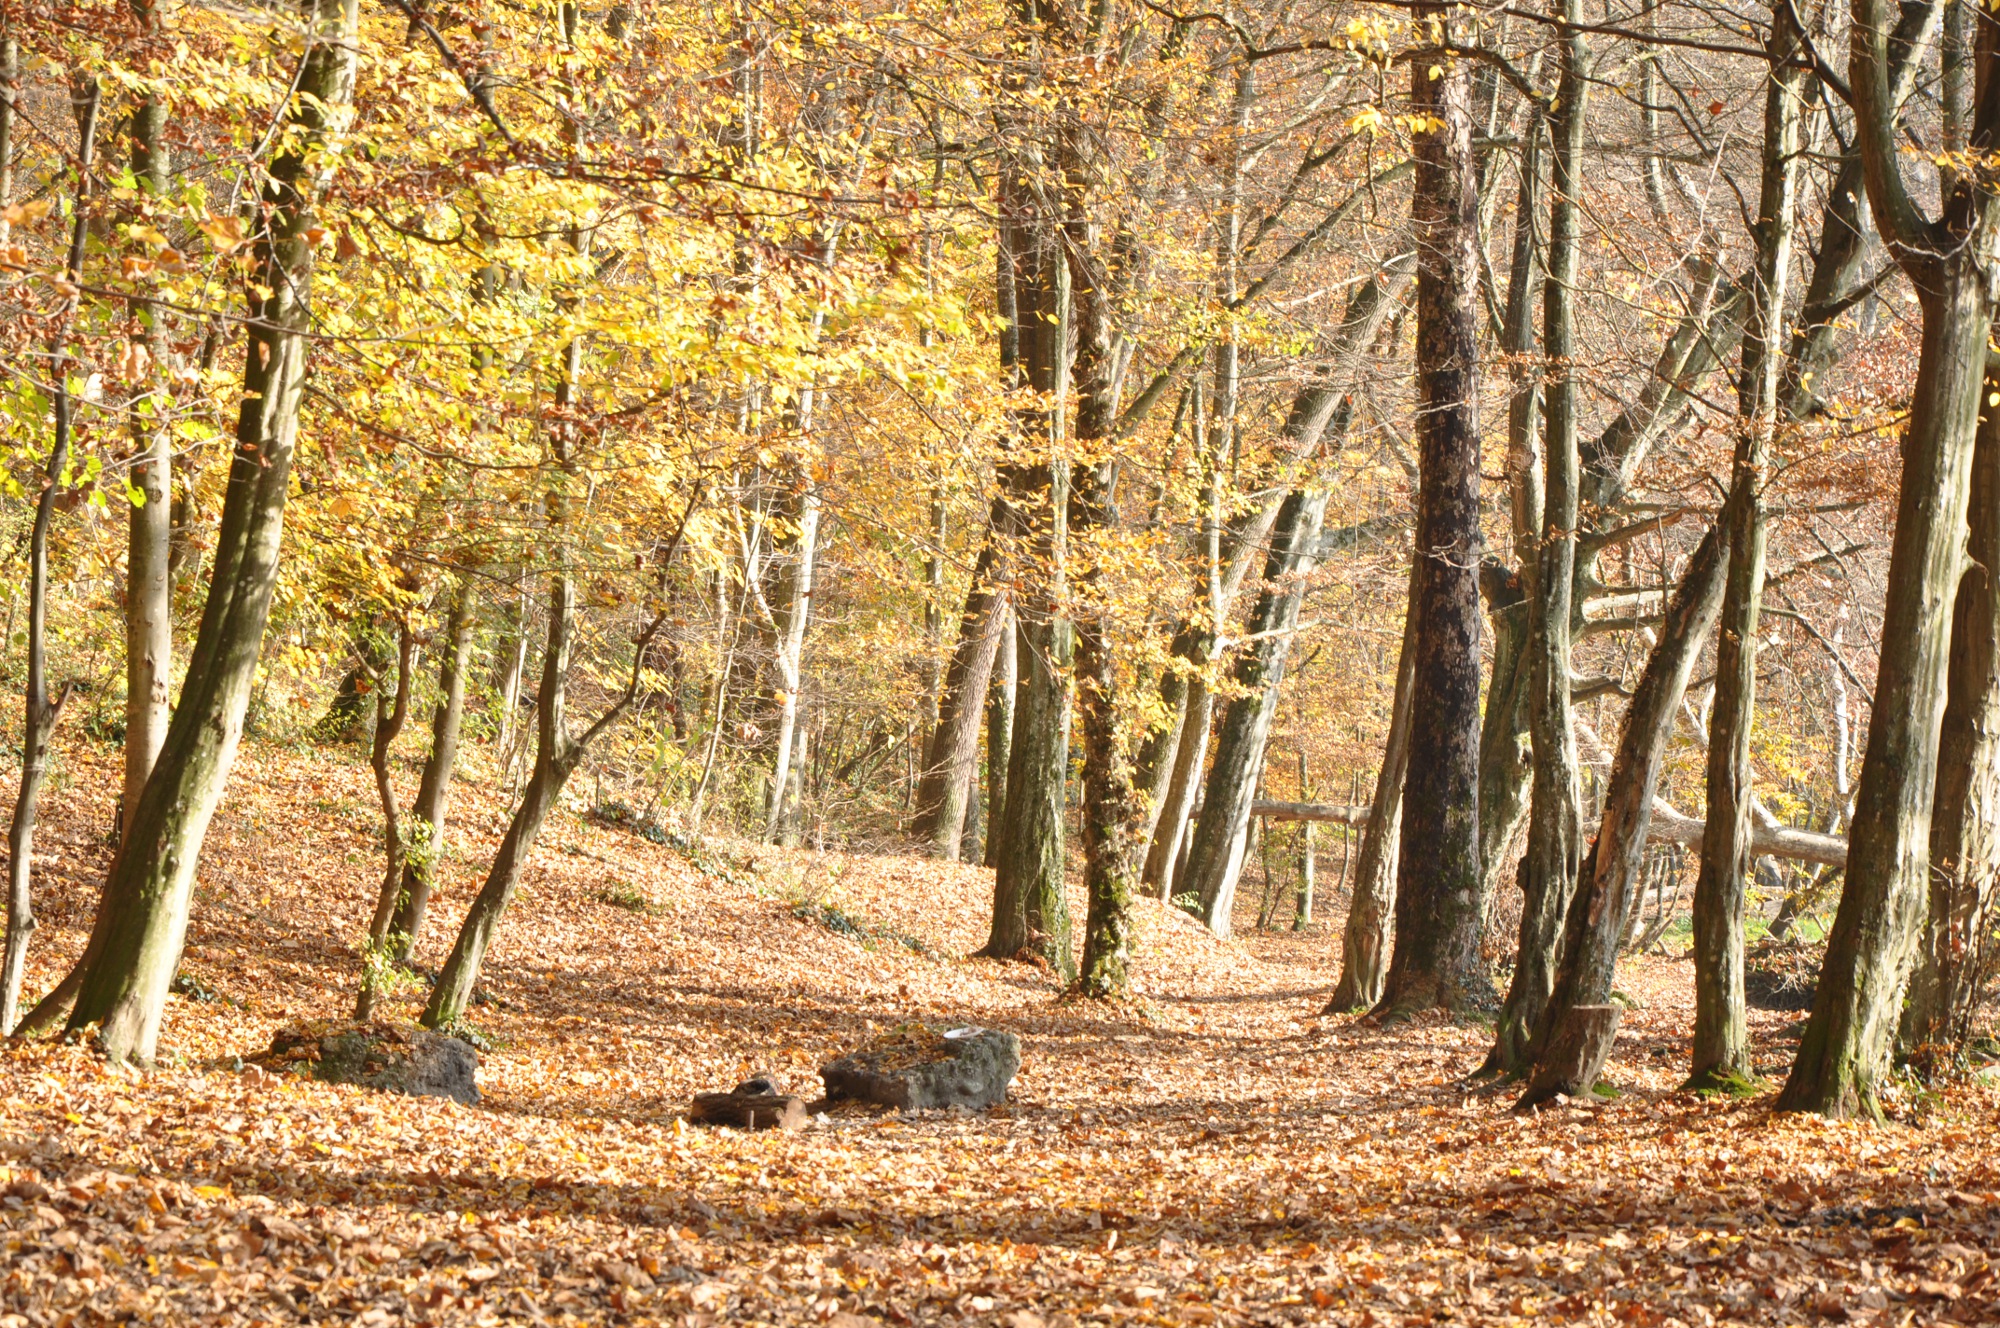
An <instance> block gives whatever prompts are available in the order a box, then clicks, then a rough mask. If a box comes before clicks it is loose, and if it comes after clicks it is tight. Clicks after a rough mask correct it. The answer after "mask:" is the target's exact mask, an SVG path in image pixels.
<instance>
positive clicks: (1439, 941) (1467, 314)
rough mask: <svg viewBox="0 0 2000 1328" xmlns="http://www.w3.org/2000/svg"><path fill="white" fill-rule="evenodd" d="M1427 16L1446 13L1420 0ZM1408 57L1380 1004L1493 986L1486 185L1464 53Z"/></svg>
mask: <svg viewBox="0 0 2000 1328" xmlns="http://www.w3.org/2000/svg"><path fill="white" fill-rule="evenodd" d="M1416 19H1417V22H1418V23H1419V24H1422V23H1426V22H1431V21H1436V22H1438V23H1441V24H1442V23H1444V22H1446V21H1447V20H1446V11H1445V9H1444V8H1443V7H1442V6H1437V5H1430V4H1423V5H1419V6H1418V8H1417V10H1416ZM1428 70H1429V65H1428V63H1427V62H1426V61H1424V60H1418V61H1415V62H1414V63H1413V64H1412V67H1411V76H1410V101H1411V109H1412V111H1413V112H1414V113H1416V114H1419V115H1422V116H1425V117H1427V120H1428V121H1429V122H1430V123H1431V124H1433V125H1434V126H1435V127H1433V128H1430V129H1427V130H1426V131H1425V132H1423V133H1420V134H1418V135H1416V145H1415V153H1414V155H1415V157H1416V162H1417V165H1416V179H1415V184H1414V186H1413V188H1412V191H1411V205H1410V206H1411V223H1412V230H1413V232H1414V234H1415V240H1416V246H1417V436H1418V466H1419V469H1420V472H1421V479H1420V494H1419V499H1418V510H1417V531H1416V550H1415V553H1416V561H1417V572H1416V575H1415V577H1414V581H1415V595H1414V599H1415V607H1416V613H1417V649H1416V682H1415V686H1416V688H1417V691H1418V693H1419V694H1420V695H1422V696H1423V698H1424V704H1423V705H1422V706H1420V707H1417V708H1416V712H1415V715H1414V719H1413V723H1412V725H1411V730H1410V767H1409V774H1408V775H1407V777H1406V778H1405V780H1404V793H1403V826H1402V850H1401V853H1400V855H1399V857H1400V868H1399V873H1398V880H1397V890H1396V896H1397V897H1396V947H1395V953H1394V956H1393V957H1392V959H1391V960H1390V964H1389V975H1388V979H1387V982H1386V984H1385V989H1384V993H1383V996H1382V999H1381V1001H1380V1002H1378V1003H1377V1006H1376V1009H1377V1010H1378V1012H1379V1013H1380V1014H1381V1015H1382V1016H1383V1017H1385V1018H1397V1017H1401V1016H1405V1015H1409V1014H1414V1013H1416V1012H1418V1011H1420V1010H1426V1009H1432V1008H1438V1007H1442V1008H1444V1009H1448V1010H1454V1011H1459V1010H1469V1009H1472V1008H1475V1007H1478V1006H1481V1005H1485V1004H1487V1003H1489V1002H1490V1001H1491V999H1492V996H1491V988H1492V983H1491V979H1490V978H1489V977H1488V975H1487V974H1486V972H1485V970H1484V968H1483V966H1482V965H1481V963H1480V959H1479V931H1480V926H1481V923H1482V918H1481V916H1480V911H1481V910H1480V880H1481V877H1480V863H1479V729H1480V719H1479V672H1480V669H1479V633H1480V609H1479V583H1478V567H1479V554H1480V534H1479V412H1478V374H1479V336H1478V321H1477V308H1478V294H1479V289H1478V287H1479V253H1478V230H1479V226H1478V211H1477V202H1478V194H1477V190H1476V188H1475V183H1474V182H1475V171H1474V159H1473V153H1472V118H1471V104H1470V80H1469V78H1468V71H1467V67H1466V66H1465V65H1464V64H1463V63H1461V62H1459V61H1457V60H1453V59H1449V58H1446V59H1445V60H1444V63H1443V65H1442V67H1441V70H1440V73H1439V75H1438V77H1436V78H1432V77H1430V76H1429V73H1428Z"/></svg>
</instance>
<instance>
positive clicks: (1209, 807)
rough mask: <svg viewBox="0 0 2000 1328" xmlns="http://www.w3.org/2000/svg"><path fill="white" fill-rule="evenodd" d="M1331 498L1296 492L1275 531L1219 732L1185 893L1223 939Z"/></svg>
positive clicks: (1184, 882) (1227, 927)
mask: <svg viewBox="0 0 2000 1328" xmlns="http://www.w3.org/2000/svg"><path fill="white" fill-rule="evenodd" d="M1328 496H1329V495H1328V493H1327V491H1325V490H1321V491H1320V492H1318V493H1314V492H1311V491H1309V490H1305V489H1294V490H1292V492H1291V494H1290V495H1289V496H1288V497H1287V498H1286V499H1285V506H1284V509H1283V510H1282V511H1281V512H1280V513H1279V515H1278V521H1277V525H1276V526H1275V527H1274V529H1273V530H1272V533H1271V552H1270V555H1269V557H1268V558H1267V559H1266V561H1265V564H1264V582H1265V585H1264V590H1263V592H1262V593H1261V594H1260V595H1259V596H1258V597H1257V606H1256V608H1255V609H1254V610H1252V612H1251V614H1250V619H1249V628H1250V635H1251V636H1252V637H1255V638H1257V639H1256V640H1253V641H1251V642H1250V643H1248V644H1247V645H1246V647H1245V648H1244V650H1243V652H1242V653H1241V654H1240V655H1239V656H1238V657H1237V660H1236V667H1235V668H1234V669H1233V670H1232V675H1231V676H1232V680H1233V681H1234V682H1235V684H1236V685H1237V686H1238V687H1240V688H1241V689H1243V690H1242V693H1241V694H1240V695H1238V696H1235V697H1233V698H1231V700H1230V702H1229V705H1228V707H1227V708H1226V709H1225V710H1224V712H1223V716H1222V724H1221V727H1220V729H1219V730H1218V732H1217V734H1216V743H1215V762H1214V764H1213V765H1211V766H1210V768H1209V774H1208V789H1207V792H1206V793H1205V794H1204V795H1203V797H1202V805H1201V822H1200V824H1199V825H1197V826H1196V827H1195V831H1194V839H1193V842H1192V843H1191V844H1190V845H1189V849H1188V864H1187V875H1186V877H1185V879H1184V881H1183V882H1182V886H1181V888H1182V889H1183V890H1184V891H1187V892H1190V893H1193V894H1195V895H1196V896H1197V897H1198V898H1199V899H1200V901H1201V919H1202V921H1203V922H1204V923H1206V924H1207V926H1208V929H1209V930H1210V931H1212V932H1214V933H1215V934H1216V935H1218V936H1227V935H1229V932H1230V918H1231V915H1232V913H1233V911H1234V908H1235V903H1236V881H1237V878H1238V876H1239V875H1240V874H1241V872H1242V869H1243V855H1244V848H1245V836H1246V833H1247V831H1248V829H1249V825H1250V804H1251V803H1252V802H1253V801H1255V799H1256V796H1257V784H1258V780H1259V777H1260V776H1261V775H1262V773H1263V769H1264V746H1265V742H1266V741H1267V739H1268V738H1269V736H1270V732H1271V717H1272V716H1273V715H1274V714H1276V713H1277V709H1278V691H1279V688H1280V686H1281V685H1282V684H1283V682H1284V678H1285V660H1286V657H1287V655H1288V654H1289V653H1290V651H1291V644H1292V633H1293V631H1294V629H1295V628H1296V627H1297V625H1298V619H1299V605H1300V603H1301V602H1302V601H1303V600H1304V598H1305V583H1306V579H1307V578H1308V577H1310V576H1311V575H1312V570H1313V567H1314V564H1315V562H1316V559H1315V557H1314V549H1315V546H1316V545H1317V544H1318V543H1319V532H1320V525H1321V523H1322V521H1323V520H1324V518H1325V516H1326V503H1327V498H1328Z"/></svg>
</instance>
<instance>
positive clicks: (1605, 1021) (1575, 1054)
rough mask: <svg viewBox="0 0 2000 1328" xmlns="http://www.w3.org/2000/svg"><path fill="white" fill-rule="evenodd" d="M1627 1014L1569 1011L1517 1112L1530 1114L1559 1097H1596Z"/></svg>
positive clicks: (1608, 1009) (1610, 1009) (1601, 1008)
mask: <svg viewBox="0 0 2000 1328" xmlns="http://www.w3.org/2000/svg"><path fill="white" fill-rule="evenodd" d="M1623 1013H1624V1011H1623V1010H1621V1009H1620V1008H1619V1007H1618V1006H1616V1005H1572V1006H1569V1007H1567V1008H1566V1009H1565V1010H1564V1011H1563V1017H1562V1019H1561V1021H1560V1022H1559V1023H1558V1024H1557V1025H1556V1027H1555V1032H1554V1033H1553V1034H1552V1035H1551V1036H1550V1038H1549V1041H1548V1048H1547V1050H1546V1051H1544V1052H1543V1053H1542V1057H1541V1059H1540V1060H1539V1061H1538V1062H1537V1063H1536V1065H1535V1067H1534V1070H1535V1072H1534V1075H1533V1077H1532V1078H1530V1079H1529V1081H1528V1088H1527V1091H1526V1092H1524V1093H1522V1094H1521V1100H1520V1101H1519V1102H1517V1103H1516V1104H1515V1105H1514V1110H1516V1111H1529V1110H1532V1109H1533V1108H1535V1107H1539V1106H1541V1105H1542V1104H1543V1103H1545V1102H1550V1101H1553V1100H1554V1099H1556V1098H1558V1097H1595V1096H1596V1085H1597V1077H1598V1075H1600V1074H1602V1073H1603V1071H1604V1062H1605V1061H1607V1060H1609V1059H1610V1058H1611V1047H1612V1044H1613V1043H1614V1042H1616V1041H1617V1038H1618V1020H1619V1017H1620V1016H1621V1015H1622V1014H1623Z"/></svg>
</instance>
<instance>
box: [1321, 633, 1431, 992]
mask: <svg viewBox="0 0 2000 1328" xmlns="http://www.w3.org/2000/svg"><path fill="white" fill-rule="evenodd" d="M1416 681H1417V609H1416V604H1415V603H1414V602H1412V603H1411V604H1410V605H1409V606H1408V607H1407V608H1406V609H1405V610H1404V613H1403V645H1402V649H1401V650H1400V651H1399V652H1398V653H1397V656H1396V688H1395V694H1394V700H1393V701H1392V702H1391V703H1390V708H1389V737H1388V741H1387V742H1385V743H1384V744H1383V745H1382V772H1381V773H1380V774H1379V775H1377V776H1376V777H1375V800H1374V801H1373V802H1372V803H1371V804H1370V805H1369V809H1368V824H1367V826H1366V827H1365V828H1364V829H1363V830H1362V832H1361V856H1360V858H1359V860H1358V861H1357V862H1356V863H1355V868H1354V890H1353V894H1352V902H1351V903H1349V905H1348V908H1347V925H1346V927H1345V929H1344V930H1343V931H1342V933H1341V948H1340V982H1339V983H1338V984H1337V985H1336V986H1335V987H1334V989H1333V997H1332V999H1330V1000H1329V1001H1327V1003H1326V1011H1325V1013H1327V1014H1349V1013H1352V1012H1353V1011H1355V1010H1366V1009H1369V1008H1371V1007H1372V1006H1373V1005H1374V1004H1375V1002H1377V1001H1379V1000H1381V999H1382V983H1383V981H1384V979H1385V978H1386V977H1387V976H1388V970H1387V964H1388V959H1389V923H1390V920H1391V919H1392V918H1393V917H1394V916H1395V907H1396V846H1397V844H1398V843H1399V842H1400V841H1401V837H1402V826H1403V781H1404V777H1405V776H1406V775H1407V773H1408V772H1409V768H1410V726H1411V724H1412V723H1413V722H1414V711H1415V708H1416Z"/></svg>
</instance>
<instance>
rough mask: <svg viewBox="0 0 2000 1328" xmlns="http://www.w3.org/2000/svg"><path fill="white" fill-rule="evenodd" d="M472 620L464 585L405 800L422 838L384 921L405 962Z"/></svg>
mask: <svg viewBox="0 0 2000 1328" xmlns="http://www.w3.org/2000/svg"><path fill="white" fill-rule="evenodd" d="M475 622H476V620H475V618H474V616H473V604H472V591H471V589H470V587H466V588H463V589H461V590H460V592H459V595H458V598H457V599H456V600H455V601H454V602H453V603H452V608H451V617H450V618H449V620H447V622H446V624H445V648H444V652H443V658H442V661H441V663H440V664H439V666H438V705H437V710H436V712H435V713H434V714H433V715H432V716H431V750H430V755H429V756H428V757H426V758H425V760H424V773H423V778H422V779H421V781H420V782H419V783H418V785H417V800H416V801H415V802H413V803H411V804H410V819H411V820H412V821H413V822H415V823H417V824H419V825H422V826H423V827H424V829H423V832H422V833H423V842H422V843H421V844H420V845H414V846H412V848H411V851H410V852H409V853H408V854H407V855H406V856H405V858H404V860H403V881H402V888H401V890H400V891H399V892H398V895H397V900H396V916H395V919H394V920H393V921H392V922H391V923H390V924H389V935H390V937H391V938H392V939H393V942H394V944H395V947H396V961H397V962H398V963H408V962H409V959H410V952H411V951H412V950H413V949H415V948H416V944H417V936H418V935H419V934H420V933H421V932H422V931H423V929H424V917H425V915H426V914H427V913H428V912H429V910H430V899H431V888H432V886H433V884H434V883H435V882H436V880H437V866H438V863H439V862H440V861H442V860H443V858H444V831H445V814H446V812H447V811H448V810H449V808H450V805H451V780H452V772H453V770H454V769H455V768H456V767H457V765H458V730H459V726H460V724H461V723H463V722H464V719H465V682H466V673H467V670H468V668H469V667H470V665H471V663H472V629H473V627H474V625H475Z"/></svg>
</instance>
